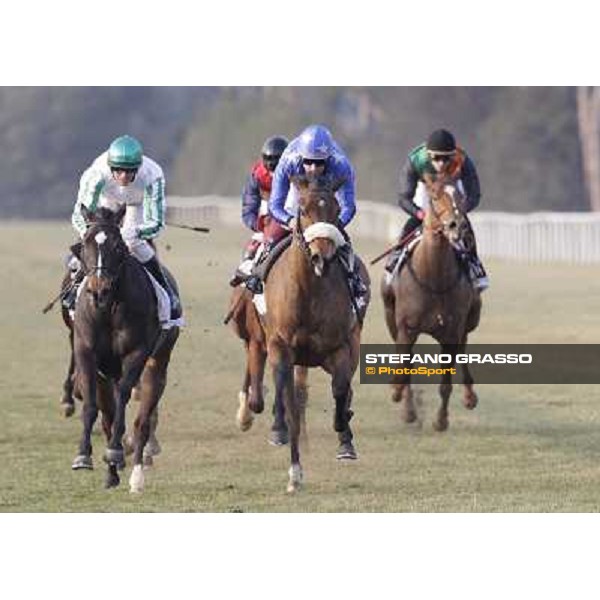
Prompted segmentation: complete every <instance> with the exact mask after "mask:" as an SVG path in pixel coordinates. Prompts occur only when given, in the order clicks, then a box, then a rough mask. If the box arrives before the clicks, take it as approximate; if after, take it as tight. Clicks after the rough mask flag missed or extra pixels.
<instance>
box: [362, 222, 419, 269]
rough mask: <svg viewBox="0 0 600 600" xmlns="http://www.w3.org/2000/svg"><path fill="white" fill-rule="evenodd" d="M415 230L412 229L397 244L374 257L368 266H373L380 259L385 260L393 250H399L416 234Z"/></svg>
mask: <svg viewBox="0 0 600 600" xmlns="http://www.w3.org/2000/svg"><path fill="white" fill-rule="evenodd" d="M416 231H417V230H416V229H413V230H412V231H411V232H410V233H407V234H406V235H405V236H404V237H403V238H402V239H401V240H400V241H399V242H396V243H395V244H394V245H393V246H390V247H389V248H388V249H387V250H386V251H385V252H382V253H381V254H380V255H379V256H376V257H375V258H374V259H373V260H372V261H371V262H370V263H369V264H371V265H374V264H375V263H378V262H379V261H380V260H381V259H382V258H385V257H386V256H387V255H388V254H391V253H392V252H393V251H394V250H398V248H401V247H402V246H403V245H404V244H406V242H408V241H409V240H410V239H411V238H412V237H414V235H415V234H416Z"/></svg>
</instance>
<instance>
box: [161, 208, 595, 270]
mask: <svg viewBox="0 0 600 600" xmlns="http://www.w3.org/2000/svg"><path fill="white" fill-rule="evenodd" d="M358 207H359V208H358V213H357V216H356V217H355V219H354V220H353V221H352V223H351V225H350V227H349V232H350V235H352V236H359V237H365V238H371V239H377V240H380V241H381V242H383V243H384V244H387V243H391V242H393V241H395V240H396V239H397V238H398V235H399V233H400V230H401V229H402V225H403V224H404V221H405V219H406V215H405V214H404V213H403V212H402V211H401V210H400V209H399V208H396V207H393V206H390V205H387V204H380V203H377V202H370V201H368V200H362V201H359V202H358ZM240 208H241V204H240V200H239V199H238V198H226V197H222V196H202V197H195V198H184V197H178V196H170V197H169V199H168V209H167V222H170V223H181V224H187V225H209V226H210V225H212V226H213V227H214V226H216V225H218V224H222V225H225V226H238V227H239V226H241V221H240V219H241V217H240ZM470 219H471V222H472V223H473V227H474V228H475V233H476V235H477V244H478V248H479V253H480V255H481V256H482V257H483V258H501V259H507V260H514V261H520V262H568V263H573V264H585V263H600V214H596V213H551V212H538V213H529V214H515V213H501V212H484V211H476V212H474V213H471V215H470Z"/></svg>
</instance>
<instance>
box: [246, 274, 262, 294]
mask: <svg viewBox="0 0 600 600" xmlns="http://www.w3.org/2000/svg"><path fill="white" fill-rule="evenodd" d="M246 288H247V289H248V291H250V292H252V293H253V294H262V293H263V283H262V281H261V280H260V278H259V277H257V276H256V275H251V276H250V277H248V279H246Z"/></svg>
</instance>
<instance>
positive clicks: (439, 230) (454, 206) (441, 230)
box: [429, 195, 462, 235]
mask: <svg viewBox="0 0 600 600" xmlns="http://www.w3.org/2000/svg"><path fill="white" fill-rule="evenodd" d="M450 200H451V202H452V211H453V213H454V216H455V217H456V218H458V217H460V216H461V215H462V213H461V211H460V210H459V208H458V206H457V204H456V200H455V199H454V198H451V199H450ZM436 202H437V200H434V198H433V195H432V197H431V202H430V203H429V206H430V208H431V212H432V213H433V216H434V217H435V218H436V220H437V221H438V223H440V225H441V226H440V227H438V228H434V229H433V232H434V233H435V234H437V235H440V234H442V233H444V232H445V231H447V229H448V226H447V225H446V224H445V223H444V221H443V220H442V218H441V216H440V213H439V212H437V211H436V210H435V203H436Z"/></svg>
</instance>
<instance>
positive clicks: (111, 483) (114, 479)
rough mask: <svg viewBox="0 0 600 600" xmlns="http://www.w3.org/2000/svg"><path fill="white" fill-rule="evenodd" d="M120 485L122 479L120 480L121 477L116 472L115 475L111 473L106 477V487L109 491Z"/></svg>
mask: <svg viewBox="0 0 600 600" xmlns="http://www.w3.org/2000/svg"><path fill="white" fill-rule="evenodd" d="M120 483H121V479H120V478H119V475H118V474H117V473H116V472H115V473H111V472H109V473H108V474H107V475H106V482H105V483H104V487H105V488H106V489H107V490H109V489H110V488H114V487H117V486H118V485H119V484H120Z"/></svg>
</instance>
